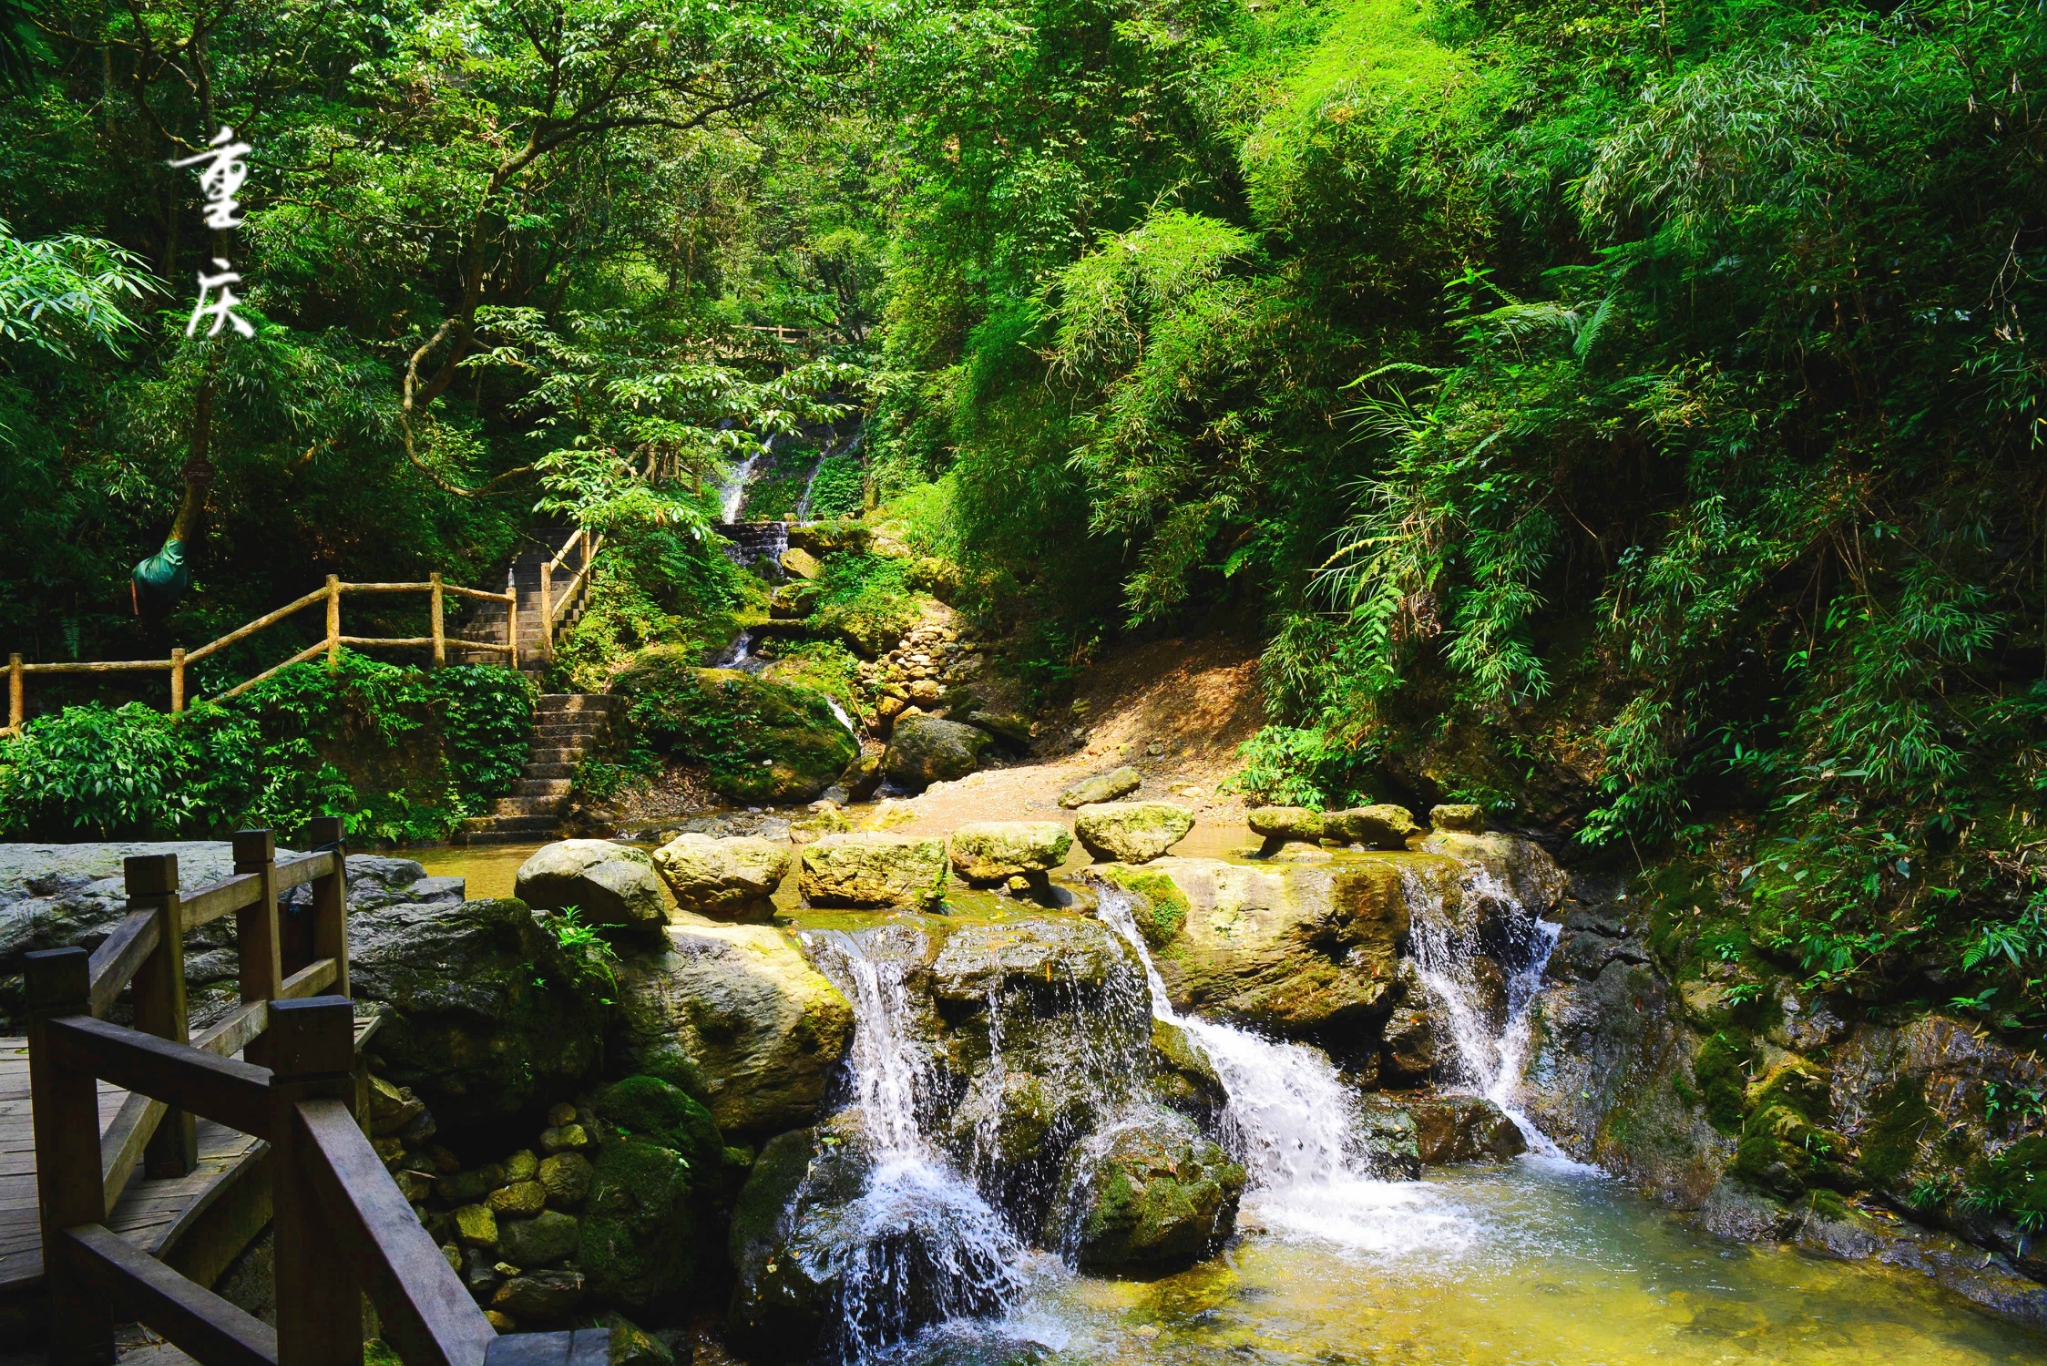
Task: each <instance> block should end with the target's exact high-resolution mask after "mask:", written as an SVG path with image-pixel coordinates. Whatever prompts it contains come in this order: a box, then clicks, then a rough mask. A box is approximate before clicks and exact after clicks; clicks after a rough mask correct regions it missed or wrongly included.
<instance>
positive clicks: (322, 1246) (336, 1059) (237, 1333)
mask: <svg viewBox="0 0 2047 1366" xmlns="http://www.w3.org/2000/svg"><path fill="white" fill-rule="evenodd" d="M314 827H315V828H314V829H313V830H312V831H311V834H312V838H313V839H314V840H315V841H319V842H322V843H324V844H325V846H326V847H323V848H320V849H318V850H316V851H315V852H313V853H311V854H307V855H304V856H303V857H300V858H296V859H292V860H289V861H287V862H285V863H279V862H277V859H276V846H275V843H274V841H273V839H272V836H271V833H270V832H269V831H267V830H249V831H243V832H241V833H240V834H238V835H236V836H235V841H234V854H235V872H234V874H233V875H232V876H230V877H228V878H225V879H223V880H221V881H219V882H216V883H213V884H211V885H209V886H206V887H199V888H195V889H193V890H191V891H185V890H183V889H182V888H180V887H179V885H178V870H177V859H176V857H175V856H174V855H149V856H138V857H134V858H130V859H129V860H128V861H127V870H126V871H127V878H128V893H129V912H128V915H127V916H126V917H125V918H124V919H123V920H121V921H120V922H119V924H118V925H116V927H115V929H114V931H113V933H112V934H110V935H108V936H107V939H106V940H105V942H104V943H102V944H101V945H100V947H99V948H97V949H95V950H94V951H93V952H91V953H90V954H88V953H87V952H86V951H85V950H84V949H82V948H69V949H51V950H46V951H41V952H35V953H31V954H29V955H28V962H27V969H28V973H27V977H28V980H27V988H28V1015H29V1024H28V1052H29V1091H30V1105H31V1109H32V1113H33V1123H34V1131H35V1149H36V1198H37V1208H38V1211H39V1215H40V1222H41V1228H42V1245H43V1262H44V1276H45V1285H46V1288H47V1299H48V1305H49V1319H50V1341H49V1351H48V1360H49V1362H50V1366H110V1363H112V1362H113V1361H114V1359H115V1351H114V1336H113V1328H114V1324H115V1323H116V1322H120V1321H127V1320H135V1321H139V1322H141V1323H142V1324H144V1325H146V1326H147V1327H149V1328H152V1329H154V1330H155V1331H156V1332H158V1333H160V1334H162V1335H163V1336H164V1337H165V1338H167V1339H169V1340H170V1342H171V1343H173V1344H174V1345H175V1346H177V1347H179V1348H182V1349H183V1350H184V1351H185V1352H186V1353H187V1354H188V1355H190V1356H191V1357H193V1358H194V1359H195V1360H197V1361H199V1362H201V1363H202V1364H203V1366H361V1362H362V1360H363V1334H362V1326H363V1314H362V1297H363V1296H364V1295H365V1294H367V1295H368V1296H369V1297H370V1299H371V1301H372V1302H373V1303H374V1304H375V1305H376V1308H377V1311H378V1315H379V1320H380V1322H381V1323H382V1325H383V1335H384V1339H385V1341H386V1342H387V1343H388V1344H389V1345H390V1346H391V1347H392V1348H393V1349H394V1350H395V1351H396V1353H397V1354H398V1356H399V1358H400V1360H402V1361H403V1362H405V1363H406V1366H527V1363H533V1366H538V1363H539V1362H540V1361H542V1360H543V1359H544V1360H546V1361H547V1362H549V1363H553V1364H554V1366H603V1364H604V1363H607V1362H608V1361H609V1357H610V1351H609V1341H610V1335H609V1334H608V1333H607V1332H605V1331H604V1330H584V1331H580V1332H576V1333H557V1334H522V1335H519V1336H517V1337H510V1338H505V1339H500V1338H499V1337H498V1335H497V1333H496V1331H495V1330H494V1329H493V1328H492V1327H491V1325H490V1322H489V1321H488V1320H487V1319H486V1318H485V1317H484V1314H483V1311H482V1309H480V1308H479V1307H478V1306H477V1304H476V1302H475V1301H474V1300H473V1299H472V1298H471V1297H470V1295H469V1293H468V1291H467V1289H466V1288H465V1287H464V1286H463V1284H462V1282H461V1280H460V1279H459V1278H458V1277H457V1275H456V1274H455V1271H454V1269H453V1268H451V1267H450V1266H449V1265H448V1262H447V1259H446V1258H445V1256H444V1255H443V1254H442V1252H441V1250H440V1248H439V1247H438V1246H437V1245H436V1244H435V1242H434V1240H433V1238H432V1237H431V1236H430V1235H429V1234H428V1233H427V1231H426V1229H425V1228H424V1227H422V1226H421V1224H420V1222H419V1220H418V1219H417V1218H416V1217H415V1216H414V1214H413V1212H412V1208H411V1206H410V1205H408V1204H407V1203H406V1200H405V1196H404V1194H403V1193H402V1192H401V1191H400V1190H399V1189H398V1187H397V1185H396V1183H395V1182H394V1181H393V1180H392V1177H391V1174H390V1173H389V1172H388V1171H386V1170H385V1168H384V1164H383V1162H382V1160H381V1159H380V1158H379V1157H378V1156H377V1153H376V1150H375V1149H374V1148H373V1147H371V1145H370V1141H369V1139H368V1138H367V1137H366V1136H365V1135H364V1133H363V1130H362V1128H361V1126H360V1125H359V1124H358V1122H357V1114H358V1112H359V1111H360V1109H361V1105H362V1102H361V1101H360V1100H359V1098H358V1097H359V1089H358V1088H359V1081H360V1077H361V1075H362V1074H361V1070H360V1067H359V1064H358V1057H359V1054H358V1047H357V1038H356V1030H355V1025H354V1007H353V1005H352V1004H351V1003H350V1001H349V1000H348V989H349V982H348V919H347V904H348V898H347V864H346V858H345V850H344V848H343V846H342V843H341V838H340V829H339V822H338V821H320V822H315V823H314ZM304 882H310V883H311V884H312V889H313V914H312V924H311V929H310V933H309V934H308V935H306V936H305V937H304V939H303V941H302V942H299V943H295V944H288V943H286V942H285V935H284V934H283V933H282V930H283V926H282V924H281V922H280V920H279V916H278V897H279V895H280V894H281V893H283V892H285V891H287V890H289V889H290V888H292V887H294V886H297V885H298V884H300V883H304ZM231 912H232V913H233V914H234V915H235V917H236V932H237V941H238V944H239V951H240V960H241V994H242V1002H243V1004H242V1006H241V1008H240V1009H239V1010H237V1011H236V1012H235V1013H234V1014H232V1015H230V1016H228V1017H227V1019H225V1020H223V1021H221V1022H220V1023H219V1024H216V1025H215V1026H213V1027H212V1028H211V1029H209V1030H207V1031H205V1032H204V1033H202V1034H200V1035H197V1036H190V1035H188V1033H187V1030H186V1020H185V989H184V936H185V933H186V931H188V930H191V929H193V928H195V927H197V926H199V925H203V924H205V923H207V922H208V921H211V920H214V919H217V918H218V917H220V916H223V915H227V914H229V913H231ZM288 968H291V969H295V970H294V971H291V972H289V974H287V972H286V969H288ZM131 984H132V986H133V1001H134V1010H135V1024H134V1026H133V1027H125V1026H121V1025H116V1024H111V1023H109V1022H107V1021H106V1020H105V1019H104V1018H103V1017H104V1016H105V1014H106V1013H107V1009H108V1007H110V1006H111V1005H113V1004H114V1002H115V1001H116V1000H117V999H118V998H119V997H120V995H121V994H122V992H123V990H124V989H125V988H127V987H128V986H130V985H131ZM237 1052H239V1053H241V1054H242V1056H241V1058H239V1059H237V1058H236V1057H234V1056H233V1055H234V1054H235V1053H237ZM102 1079H104V1080H106V1081H109V1082H111V1083H113V1084H114V1085H116V1086H120V1087H124V1088H126V1089H127V1091H128V1092H129V1093H130V1094H129V1100H128V1102H127V1104H125V1105H124V1106H123V1107H122V1109H121V1112H120V1114H119V1115H118V1116H116V1118H115V1119H114V1121H113V1122H112V1123H111V1124H110V1125H108V1127H107V1130H106V1132H105V1133H101V1132H100V1127H99V1098H98V1083H99V1081H100V1080H102ZM194 1116H198V1117H201V1118H205V1119H208V1120H212V1121H213V1122H215V1123H217V1124H222V1125H225V1126H227V1127H229V1128H232V1129H236V1130H239V1131H240V1132H242V1133H245V1134H251V1135H253V1136H255V1137H257V1138H260V1139H262V1140H263V1141H264V1142H265V1143H266V1144H268V1145H269V1156H268V1158H267V1164H266V1165H267V1167H268V1170H269V1175H270V1184H271V1209H272V1227H273V1230H274V1234H275V1239H274V1246H275V1279H276V1300H277V1326H276V1327H275V1328H274V1329H273V1328H271V1327H270V1326H269V1325H267V1324H265V1323H263V1322H262V1321H261V1320H259V1319H257V1318H255V1317H253V1316H252V1315H250V1314H248V1313H246V1312H245V1311H243V1310H242V1309H240V1308H238V1307H236V1306H235V1305H233V1304H230V1303H229V1302H228V1301H227V1300H225V1299H223V1298H221V1297H220V1296H219V1295H216V1294H214V1293H213V1292H212V1291H211V1290H209V1289H208V1288H207V1287H205V1286H202V1285H199V1284H197V1283H196V1282H193V1281H190V1280H187V1279H185V1278H184V1277H183V1276H181V1275H179V1274H178V1273H177V1272H175V1271H173V1270H171V1269H170V1268H169V1267H167V1266H165V1265H164V1264H162V1263H161V1262H158V1261H156V1260H155V1259H154V1258H152V1257H150V1256H149V1255H148V1254H147V1253H145V1252H143V1251H142V1250H141V1249H140V1248H138V1247H136V1246H135V1245H134V1244H132V1243H129V1242H128V1241H126V1240H125V1239H123V1238H121V1237H120V1236H119V1235H118V1234H115V1233H113V1232H111V1231H110V1230H109V1229H108V1228H107V1226H106V1224H107V1214H108V1211H109V1210H110V1209H111V1208H112V1206H113V1204H114V1202H115V1200H116V1199H117V1198H118V1197H119V1195H120V1192H121V1190H122V1189H123V1188H124V1187H125V1185H126V1184H127V1182H128V1179H129V1176H130V1175H131V1174H132V1172H133V1171H134V1168H135V1166H136V1164H137V1162H138V1161H141V1162H143V1163H145V1164H146V1166H147V1170H148V1171H149V1172H150V1174H151V1175H164V1176H175V1175H182V1174H185V1173H188V1172H190V1171H191V1170H192V1169H193V1167H194V1166H195V1165H196V1163H197V1145H196V1143H195V1135H194V1129H193V1117H194Z"/></svg>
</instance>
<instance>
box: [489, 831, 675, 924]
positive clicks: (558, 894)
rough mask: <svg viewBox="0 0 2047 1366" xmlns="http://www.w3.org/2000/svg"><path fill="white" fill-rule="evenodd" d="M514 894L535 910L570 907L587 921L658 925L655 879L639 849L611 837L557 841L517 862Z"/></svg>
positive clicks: (660, 906) (661, 909)
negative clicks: (523, 860) (521, 861)
mask: <svg viewBox="0 0 2047 1366" xmlns="http://www.w3.org/2000/svg"><path fill="white" fill-rule="evenodd" d="M516 888H517V891H518V894H519V899H520V900H521V901H524V902H525V903H526V904H527V905H528V906H531V907H533V908H534V909H535V910H549V911H556V910H561V909H563V908H565V907H569V906H573V907H575V908H576V909H577V911H578V912H579V913H580V914H581V916H582V918H583V922H584V923H585V924H589V925H658V924H660V923H661V922H662V921H663V920H665V919H667V911H666V909H665V905H664V903H663V901H662V899H661V880H660V879H659V878H658V877H656V876H655V875H654V864H653V861H652V860H651V859H649V858H648V857H647V851H646V850H644V849H635V848H633V847H632V846H631V845H626V844H617V843H614V842H613V841H611V840H557V841H555V842H554V843H553V844H548V845H543V846H541V847H540V848H539V849H536V850H534V851H533V855H532V857H530V858H528V859H527V860H526V861H525V862H524V863H522V864H520V865H519V872H518V878H517V882H516Z"/></svg>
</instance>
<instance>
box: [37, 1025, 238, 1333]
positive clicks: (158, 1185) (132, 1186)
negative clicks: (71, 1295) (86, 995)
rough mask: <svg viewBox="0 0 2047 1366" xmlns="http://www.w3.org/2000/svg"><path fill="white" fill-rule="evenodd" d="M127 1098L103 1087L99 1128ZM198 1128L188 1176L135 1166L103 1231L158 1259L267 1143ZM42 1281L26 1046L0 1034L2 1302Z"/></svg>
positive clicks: (213, 1127) (206, 1123) (203, 1125)
mask: <svg viewBox="0 0 2047 1366" xmlns="http://www.w3.org/2000/svg"><path fill="white" fill-rule="evenodd" d="M127 1098H128V1093H127V1092H126V1091H122V1090H119V1089H117V1088H115V1087H112V1086H109V1085H108V1084H107V1083H105V1082H101V1083H100V1126H101V1128H102V1129H104V1128H105V1127H106V1125H107V1123H108V1122H109V1121H111V1120H112V1119H113V1117H114V1116H115V1115H116V1114H117V1113H118V1112H119V1111H120V1108H121V1103H122V1102H123V1101H125V1100H126V1099H127ZM198 1129H199V1165H198V1167H197V1168H195V1169H194V1170H193V1171H192V1173H191V1174H190V1175H189V1176H181V1177H177V1178H175V1179H171V1180H151V1179H149V1178H148V1177H146V1176H144V1175H143V1174H142V1173H141V1171H140V1170H139V1169H138V1171H137V1172H136V1175H135V1178H134V1179H133V1180H131V1181H130V1182H129V1183H128V1189H127V1190H125V1191H123V1192H122V1193H121V1199H120V1201H119V1202H118V1203H116V1204H115V1206H114V1208H113V1209H112V1210H111V1211H110V1212H109V1214H108V1218H107V1227H108V1228H110V1229H112V1230H113V1231H114V1232H116V1233H118V1234H120V1235H121V1236H122V1237H123V1238H126V1239H127V1240H128V1241H129V1242H131V1243H134V1244H135V1245H136V1246H137V1247H140V1248H141V1249H143V1250H144V1251H145V1252H148V1253H150V1254H152V1255H159V1256H160V1255H162V1253H163V1252H164V1250H165V1249H167V1248H168V1247H169V1246H170V1245H171V1244H172V1243H174V1242H175V1241H176V1239H177V1238H178V1236H179V1234H180V1233H182V1232H183V1230H184V1228H185V1227H186V1226H187V1225H188V1224H190V1223H191V1222H192V1221H193V1220H194V1219H195V1218H196V1217H197V1216H198V1215H199V1214H201V1213H203V1212H204V1210H205V1209H206V1207H207V1205H209V1204H210V1203H211V1202H212V1201H213V1200H214V1199H215V1198H216V1197H217V1196H218V1195H219V1194H220V1193H221V1192H222V1191H223V1190H224V1189H225V1188H226V1187H227V1186H228V1185H230V1184H231V1179H232V1178H233V1177H234V1176H236V1175H238V1174H239V1173H240V1172H241V1170H242V1168H243V1167H244V1165H245V1164H247V1163H249V1162H250V1161H252V1160H253V1159H254V1158H255V1157H257V1156H259V1155H260V1153H261V1150H262V1149H263V1148H264V1146H265V1145H264V1144H263V1143H262V1142H261V1141H260V1140H258V1139H254V1138H251V1137H250V1136H249V1135H247V1134H243V1133H237V1132H236V1131H235V1130H233V1129H228V1128H223V1127H222V1126H221V1125H218V1124H215V1123H213V1122H212V1121H211V1120H204V1119H202V1120H200V1121H199V1124H198ZM42 1279H43V1244H42V1232H41V1230H40V1229H39V1228H38V1227H37V1219H36V1153H35V1134H34V1128H33V1120H32V1118H31V1116H30V1112H29V1096H28V1041H27V1040H25V1039H21V1038H8V1037H4V1036H0V1297H4V1298H10V1299H11V1298H13V1297H14V1296H16V1295H19V1294H22V1293H25V1292H32V1291H34V1290H35V1289H36V1288H38V1287H40V1285H41V1283H42Z"/></svg>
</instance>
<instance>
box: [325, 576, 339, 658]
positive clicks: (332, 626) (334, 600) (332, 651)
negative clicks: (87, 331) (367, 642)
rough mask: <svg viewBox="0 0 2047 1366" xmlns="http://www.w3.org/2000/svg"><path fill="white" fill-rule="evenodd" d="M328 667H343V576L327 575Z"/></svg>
mask: <svg viewBox="0 0 2047 1366" xmlns="http://www.w3.org/2000/svg"><path fill="white" fill-rule="evenodd" d="M327 667H328V668H329V669H338V668H340V667H341V576H340V575H339V574H329V575H328V576H327Z"/></svg>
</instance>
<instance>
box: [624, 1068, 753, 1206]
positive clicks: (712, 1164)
mask: <svg viewBox="0 0 2047 1366" xmlns="http://www.w3.org/2000/svg"><path fill="white" fill-rule="evenodd" d="M597 1114H598V1117H599V1118H600V1119H602V1120H604V1121H605V1122H606V1123H607V1124H610V1125H612V1126H613V1127H614V1128H616V1129H618V1130H619V1131H620V1132H621V1133H623V1134H630V1135H633V1136H636V1137H640V1138H644V1139H646V1140H648V1141H649V1142H652V1143H656V1144H659V1145H660V1146H661V1147H664V1148H667V1149H669V1150H670V1151H672V1152H675V1153H678V1154H680V1155H681V1156H682V1159H683V1162H684V1164H685V1165H686V1166H687V1167H688V1168H689V1170H690V1171H691V1172H692V1173H694V1174H695V1179H696V1180H697V1181H699V1182H702V1181H708V1180H709V1179H710V1178H711V1177H712V1175H713V1174H714V1173H715V1172H717V1170H718V1169H719V1167H720V1165H721V1164H722V1161H723V1154H724V1148H725V1144H724V1140H723V1139H722V1138H721V1137H720V1136H719V1134H718V1126H717V1124H716V1123H715V1122H714V1121H713V1120H712V1119H711V1112H710V1111H709V1110H706V1109H705V1108H704V1107H703V1106H702V1105H700V1104H698V1103H697V1102H696V1101H695V1100H693V1099H691V1098H690V1096H689V1095H688V1094H687V1093H685V1092H684V1091H683V1090H681V1089H680V1088H679V1087H676V1086H672V1085H670V1084H669V1083H668V1082H665V1081H662V1080H661V1079H660V1078H658V1077H645V1076H641V1077H627V1078H626V1079H625V1080H624V1081H619V1082H613V1083H612V1084H611V1085H609V1086H607V1087H605V1088H604V1089H603V1090H601V1091H599V1092H598V1093H597Z"/></svg>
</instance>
